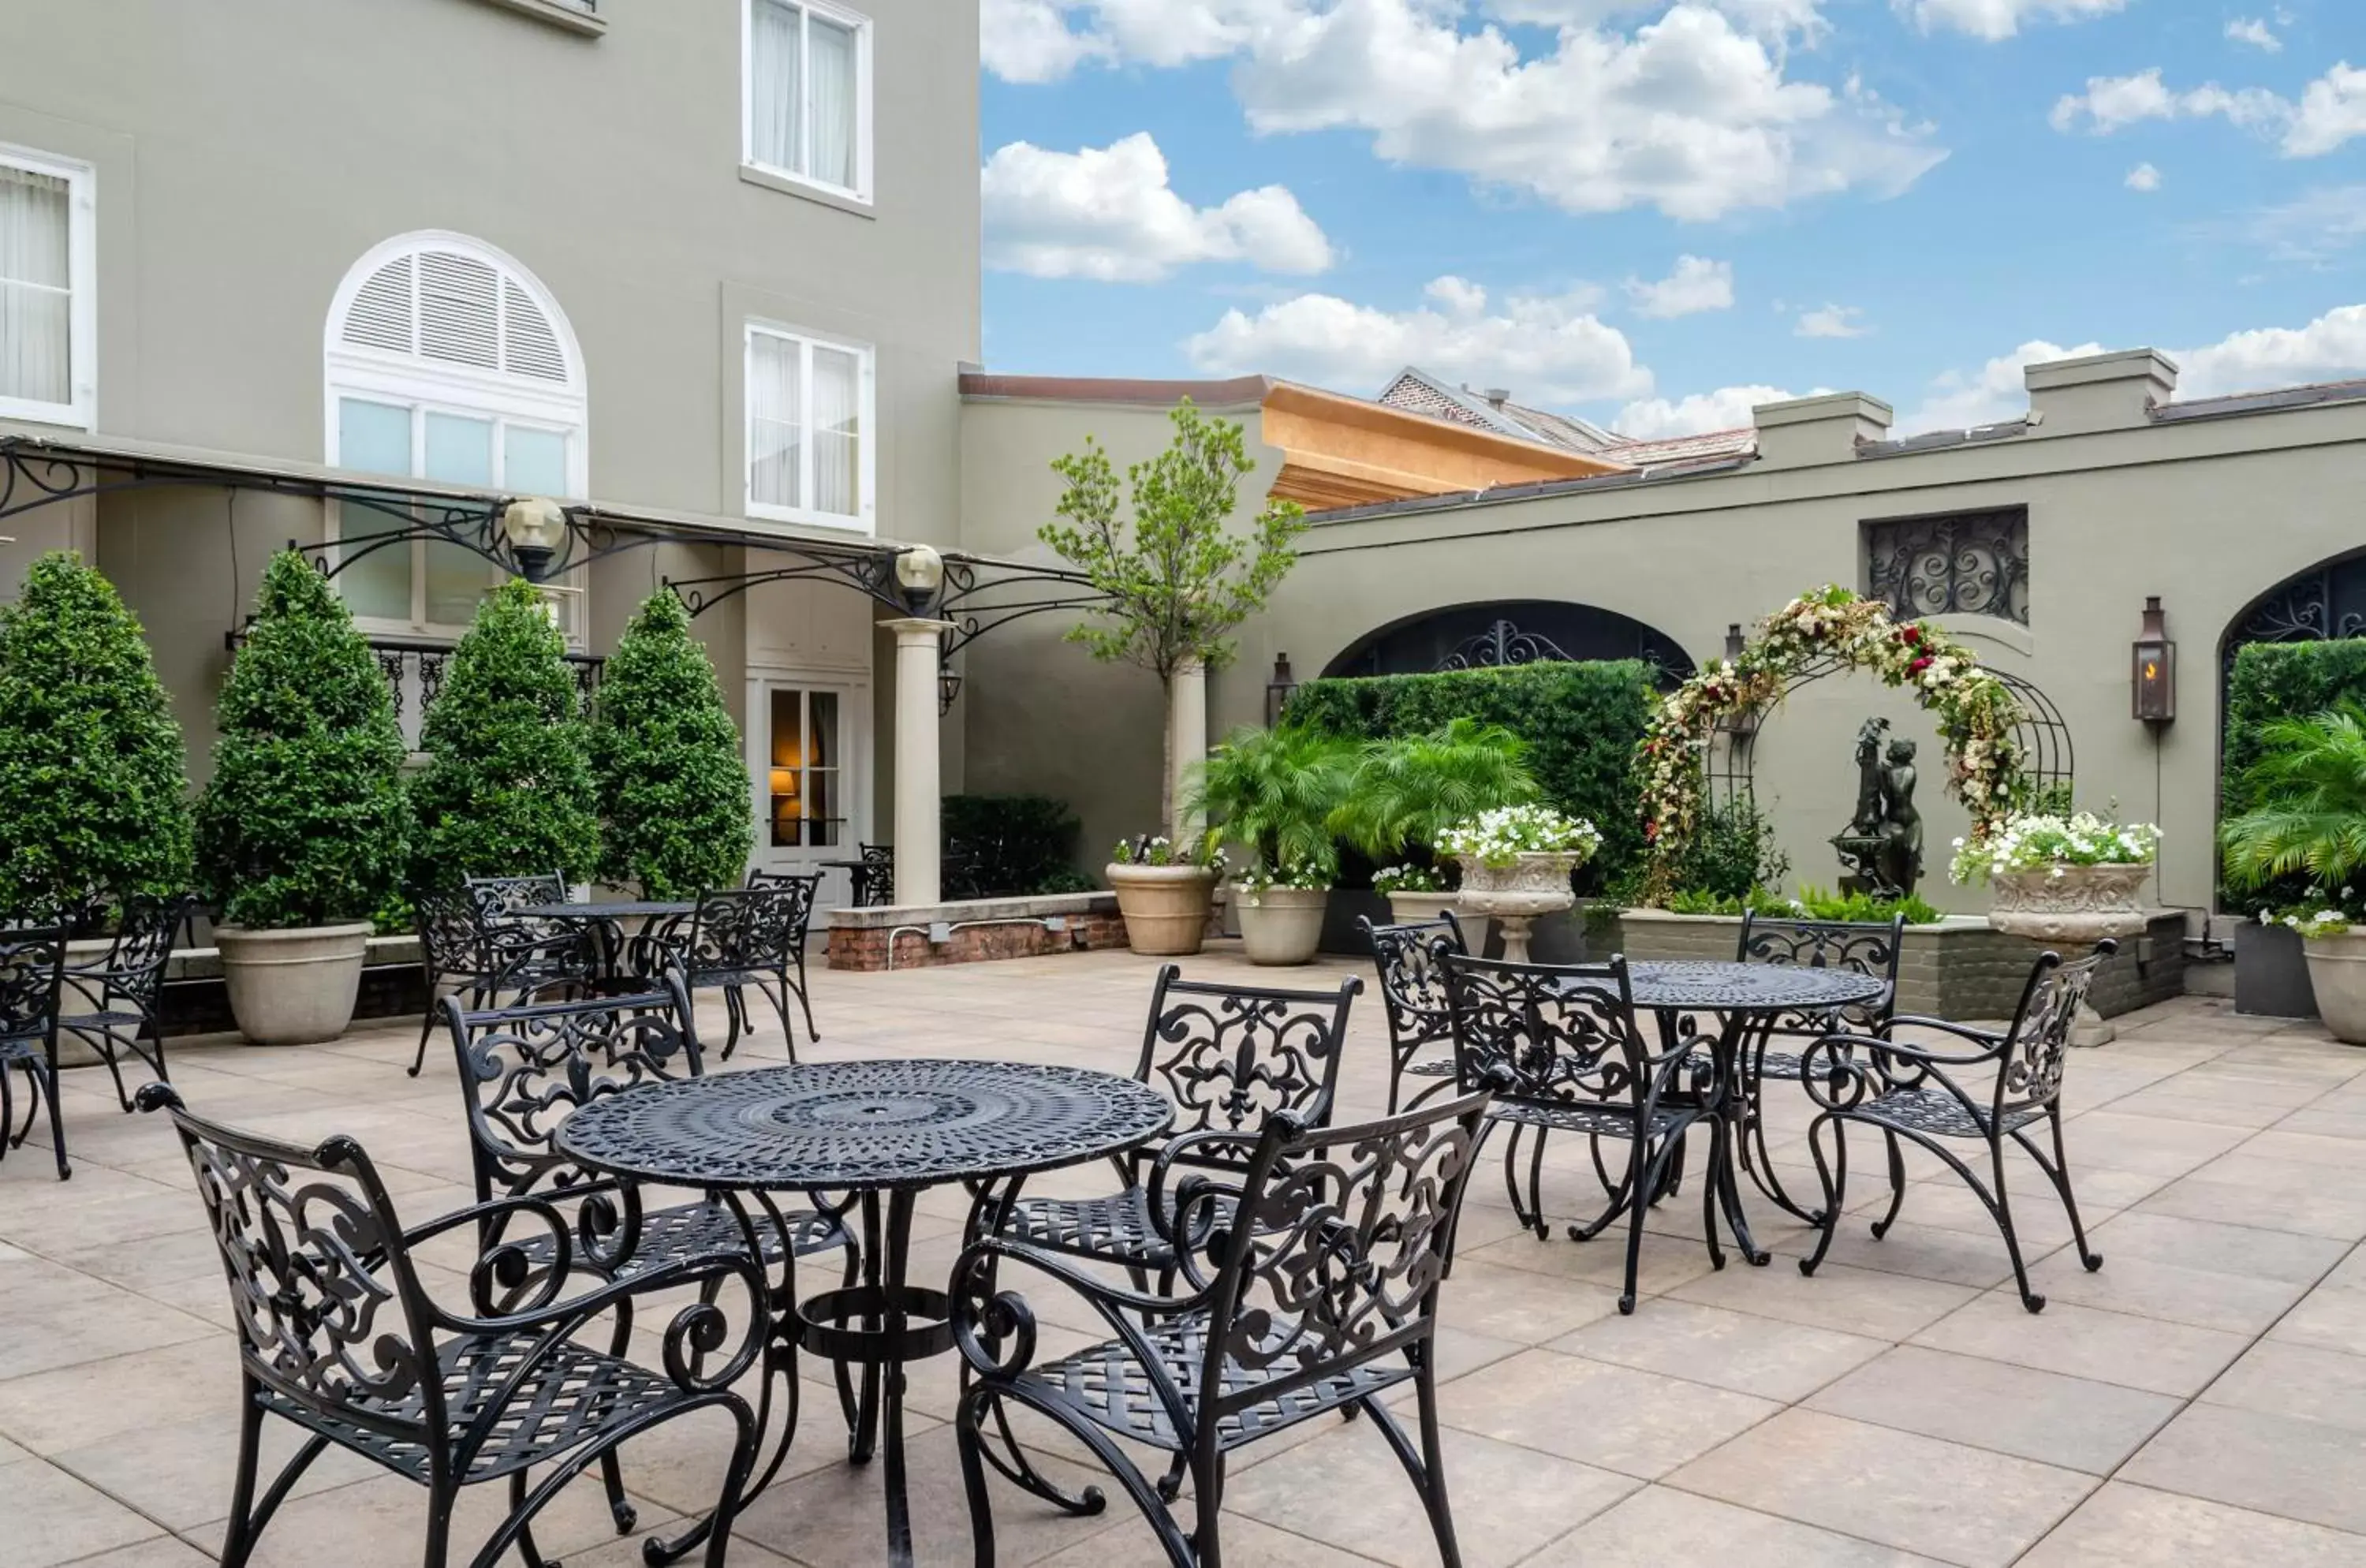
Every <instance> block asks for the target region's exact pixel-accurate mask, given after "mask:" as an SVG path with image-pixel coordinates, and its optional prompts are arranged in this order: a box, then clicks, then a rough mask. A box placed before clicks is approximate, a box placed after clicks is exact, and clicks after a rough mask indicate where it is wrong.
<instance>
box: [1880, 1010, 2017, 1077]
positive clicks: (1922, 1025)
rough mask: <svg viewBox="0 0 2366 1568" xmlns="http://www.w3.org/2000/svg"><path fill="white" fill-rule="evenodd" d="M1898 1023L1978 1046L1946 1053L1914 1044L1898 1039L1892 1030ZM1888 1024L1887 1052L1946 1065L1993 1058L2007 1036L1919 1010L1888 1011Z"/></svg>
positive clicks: (1969, 1065) (1975, 1062)
mask: <svg viewBox="0 0 2366 1568" xmlns="http://www.w3.org/2000/svg"><path fill="white" fill-rule="evenodd" d="M1901 1024H1903V1025H1906V1026H1909V1027H1910V1028H1914V1029H1934V1030H1937V1031H1938V1032H1940V1033H1942V1034H1952V1035H1954V1036H1955V1038H1956V1039H1958V1040H1968V1041H1970V1042H1971V1043H1973V1044H1975V1045H1977V1046H1978V1047H1979V1049H1978V1050H1977V1051H1976V1052H1974V1053H1973V1054H1971V1055H1968V1056H1964V1055H1944V1054H1942V1053H1940V1052H1938V1051H1935V1050H1933V1049H1932V1048H1931V1047H1930V1046H1928V1045H1917V1044H1915V1043H1913V1042H1912V1041H1906V1040H1899V1039H1898V1038H1897V1036H1896V1033H1895V1031H1896V1030H1897V1029H1898V1026H1899V1025H1901ZM1888 1027H1889V1030H1890V1031H1891V1033H1890V1034H1889V1036H1888V1037H1887V1038H1886V1039H1885V1040H1883V1042H1882V1048H1883V1049H1884V1050H1886V1051H1887V1052H1888V1053H1889V1054H1890V1055H1893V1056H1898V1057H1902V1058H1904V1059H1905V1060H1908V1061H1913V1062H1933V1063H1944V1064H1945V1065H1946V1066H1957V1067H1973V1066H1979V1065H1980V1064H1981V1063H1983V1062H1989V1061H1993V1060H1994V1059H1995V1058H1996V1056H1997V1054H1998V1053H1999V1052H2000V1051H2002V1050H2003V1049H2004V1047H2005V1045H2006V1043H2008V1042H2009V1041H2010V1040H2011V1036H2010V1035H2008V1034H2006V1033H2004V1032H2001V1031H1999V1030H1993V1029H1975V1028H1973V1027H1972V1026H1971V1025H1970V1024H1968V1023H1955V1022H1951V1021H1948V1020H1946V1019H1944V1018H1925V1017H1923V1016H1921V1014H1919V1013H1910V1012H1901V1013H1894V1014H1892V1015H1891V1016H1890V1019H1889V1024H1888Z"/></svg>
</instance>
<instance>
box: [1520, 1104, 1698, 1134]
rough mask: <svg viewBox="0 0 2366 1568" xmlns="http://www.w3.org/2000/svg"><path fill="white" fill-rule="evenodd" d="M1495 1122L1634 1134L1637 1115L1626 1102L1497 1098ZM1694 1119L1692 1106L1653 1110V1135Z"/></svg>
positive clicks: (1554, 1130) (1563, 1129) (1571, 1131)
mask: <svg viewBox="0 0 2366 1568" xmlns="http://www.w3.org/2000/svg"><path fill="white" fill-rule="evenodd" d="M1487 1116H1488V1119H1489V1120H1490V1121H1494V1122H1516V1123H1517V1124H1519V1125H1520V1126H1523V1127H1545V1128H1549V1129H1550V1130H1551V1131H1553V1132H1556V1133H1583V1134H1589V1135H1591V1136H1594V1137H1603V1138H1632V1137H1633V1136H1634V1135H1635V1127H1636V1116H1635V1112H1634V1111H1632V1110H1631V1109H1629V1108H1628V1107H1626V1106H1623V1105H1608V1106H1594V1105H1536V1104H1529V1105H1506V1104H1504V1103H1503V1102H1502V1101H1500V1100H1498V1101H1497V1102H1496V1103H1495V1105H1494V1106H1493V1108H1492V1109H1490V1110H1489V1111H1488V1112H1487ZM1692 1120H1694V1117H1693V1113H1692V1111H1690V1110H1689V1109H1686V1110H1683V1111H1671V1110H1669V1109H1667V1108H1666V1107H1664V1106H1663V1107H1662V1108H1660V1109H1659V1110H1656V1111H1652V1112H1651V1132H1650V1134H1648V1135H1649V1136H1651V1137H1653V1138H1659V1137H1664V1136H1665V1135H1666V1134H1670V1133H1673V1132H1674V1131H1675V1130H1676V1129H1677V1128H1679V1127H1681V1126H1683V1125H1684V1123H1686V1122H1691V1121H1692Z"/></svg>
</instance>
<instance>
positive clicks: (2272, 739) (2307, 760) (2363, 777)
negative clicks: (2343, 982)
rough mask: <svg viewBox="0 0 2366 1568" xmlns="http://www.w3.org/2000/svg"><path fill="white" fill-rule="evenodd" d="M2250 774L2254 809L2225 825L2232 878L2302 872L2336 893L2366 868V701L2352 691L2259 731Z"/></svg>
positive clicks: (2244, 883)
mask: <svg viewBox="0 0 2366 1568" xmlns="http://www.w3.org/2000/svg"><path fill="white" fill-rule="evenodd" d="M2259 739H2260V744H2261V751H2260V755H2259V761H2256V762H2254V763H2252V764H2251V766H2250V767H2249V768H2248V770H2246V772H2245V773H2244V774H2243V783H2244V784H2245V786H2246V788H2247V790H2248V793H2249V795H2250V798H2251V799H2253V800H2255V801H2256V802H2258V804H2257V805H2255V806H2253V807H2251V809H2249V810H2248V811H2246V812H2244V813H2242V814H2241V815H2240V816H2238V817H2236V818H2232V819H2231V820H2229V821H2228V822H2226V823H2225V826H2224V827H2222V828H2221V829H2219V842H2220V846H2221V849H2222V851H2223V852H2224V856H2225V868H2226V882H2227V885H2228V886H2230V887H2233V888H2235V889H2237V890H2249V889H2253V888H2259V887H2263V886H2267V885H2268V884H2270V883H2271V882H2274V881H2275V880H2277V879H2278V878H2280V877H2285V876H2290V875H2293V874H2303V875H2305V876H2307V877H2308V878H2309V879H2310V880H2311V881H2312V882H2314V883H2315V885H2316V886H2317V887H2319V888H2321V889H2325V890H2327V892H2328V893H2330V892H2331V891H2332V890H2335V889H2339V888H2343V887H2347V886H2351V885H2352V884H2354V883H2355V882H2356V881H2357V880H2358V876H2359V873H2360V871H2361V870H2366V707H2361V706H2360V705H2359V703H2358V701H2357V699H2355V698H2352V697H2345V698H2343V699H2342V700H2341V701H2339V702H2338V703H2336V704H2335V705H2333V706H2332V707H2329V708H2327V709H2325V710H2324V711H2323V712H2321V713H2316V714H2313V715H2310V716H2307V717H2305V718H2282V719H2278V720H2276V721H2274V722H2273V723H2270V724H2269V725H2266V726H2265V727H2263V728H2261V730H2260V732H2259Z"/></svg>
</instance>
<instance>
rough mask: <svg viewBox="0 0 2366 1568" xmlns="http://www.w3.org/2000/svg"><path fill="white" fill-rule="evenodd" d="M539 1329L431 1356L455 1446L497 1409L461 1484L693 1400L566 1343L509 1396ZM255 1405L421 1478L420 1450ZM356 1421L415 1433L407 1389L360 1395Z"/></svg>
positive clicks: (415, 1397)
mask: <svg viewBox="0 0 2366 1568" xmlns="http://www.w3.org/2000/svg"><path fill="white" fill-rule="evenodd" d="M544 1337H545V1335H544V1332H543V1331H533V1332H521V1333H515V1334H502V1335H484V1336H476V1335H472V1336H469V1337H464V1338H455V1339H449V1340H446V1341H445V1342H444V1343H442V1344H440V1345H438V1346H437V1347H436V1348H435V1351H436V1360H437V1362H438V1363H439V1365H440V1366H441V1367H442V1369H443V1372H444V1400H445V1421H446V1424H447V1425H448V1426H449V1427H450V1428H451V1433H452V1440H453V1441H454V1443H456V1444H457V1443H458V1442H459V1441H460V1439H461V1438H462V1437H464V1436H465V1435H466V1434H467V1432H468V1429H469V1428H470V1427H473V1426H475V1425H476V1423H477V1422H478V1420H479V1419H480V1418H481V1417H482V1416H484V1414H485V1412H486V1410H487V1408H488V1407H489V1406H491V1405H495V1404H498V1405H499V1406H500V1407H501V1414H500V1415H499V1416H496V1417H495V1418H494V1420H493V1423H492V1426H491V1427H490V1434H491V1435H490V1436H489V1437H488V1438H486V1439H485V1442H484V1444H483V1446H482V1447H481V1448H479V1450H477V1451H476V1454H475V1457H474V1458H473V1460H472V1461H471V1462H470V1464H469V1466H468V1474H467V1476H466V1478H465V1479H467V1480H468V1481H486V1480H490V1479H491V1478H493V1477H495V1476H501V1475H507V1474H509V1473H510V1472H512V1471H515V1470H522V1469H524V1468H525V1467H526V1466H528V1465H533V1464H539V1463H541V1462H542V1461H544V1460H546V1459H550V1458H553V1457H555V1456H557V1455H558V1454H562V1453H565V1452H567V1451H568V1450H570V1449H573V1448H576V1447H578V1446H579V1445H580V1444H582V1443H585V1442H587V1441H589V1440H591V1438H596V1437H599V1436H601V1435H602V1434H603V1433H604V1432H606V1431H607V1430H608V1429H609V1428H610V1427H614V1426H615V1425H616V1424H617V1423H618V1422H620V1421H621V1420H623V1419H625V1418H626V1417H631V1418H634V1419H636V1420H637V1421H639V1420H646V1419H647V1418H648V1416H652V1415H654V1414H655V1413H656V1412H658V1411H660V1410H669V1409H671V1408H673V1407H674V1406H676V1405H687V1404H692V1403H694V1401H693V1399H692V1397H691V1396H690V1395H688V1394H686V1393H683V1391H682V1389H680V1388H678V1387H676V1386H675V1384H674V1382H673V1380H671V1379H670V1378H669V1377H667V1376H666V1375H665V1374H664V1373H663V1372H659V1371H650V1370H649V1369H648V1368H645V1367H638V1366H636V1365H634V1364H633V1363H632V1362H630V1361H626V1360H623V1359H619V1358H617V1357H614V1356H611V1355H607V1354H605V1353H604V1352H602V1351H599V1350H595V1349H592V1348H591V1347H590V1346H587V1345H578V1344H574V1343H571V1342H570V1343H566V1344H562V1345H559V1346H558V1347H556V1348H552V1349H551V1350H549V1351H547V1352H546V1353H544V1354H543V1355H542V1358H541V1359H540V1361H539V1362H538V1363H537V1364H536V1365H535V1366H533V1367H532V1368H531V1369H529V1370H528V1371H527V1372H526V1375H525V1377H524V1380H523V1381H521V1382H519V1383H518V1384H517V1386H515V1387H514V1388H513V1387H511V1386H510V1380H511V1379H512V1378H513V1377H515V1376H516V1374H517V1372H518V1371H519V1369H520V1368H521V1367H524V1366H525V1364H526V1362H527V1361H528V1360H529V1359H532V1358H533V1357H534V1355H535V1352H536V1350H537V1348H538V1347H539V1346H540V1345H541V1344H542V1341H543V1339H544ZM264 1399H265V1408H266V1409H268V1410H270V1411H271V1412H272V1413H273V1414H274V1415H278V1416H286V1417H287V1419H288V1420H290V1421H293V1422H295V1423H296V1424H297V1425H298V1426H299V1427H308V1428H310V1430H312V1431H315V1432H319V1433H321V1434H322V1435H323V1436H325V1437H328V1438H332V1440H334V1441H335V1442H336V1443H337V1445H338V1446H339V1447H341V1448H348V1449H351V1450H354V1451H355V1452H356V1453H360V1454H363V1455H365V1456H366V1457H368V1458H370V1459H373V1460H376V1461H377V1462H378V1463H380V1464H382V1465H384V1466H386V1467H387V1468H388V1469H389V1470H392V1471H396V1472H400V1473H401V1474H404V1475H407V1476H409V1477H411V1479H412V1480H413V1481H419V1482H424V1481H425V1480H426V1479H427V1475H428V1465H429V1458H428V1450H427V1446H426V1445H425V1444H423V1443H420V1442H417V1441H411V1440H406V1439H404V1438H397V1437H392V1436H389V1434H387V1433H386V1432H383V1431H380V1430H379V1429H377V1427H373V1426H370V1425H367V1424H366V1423H365V1422H364V1421H361V1420H351V1421H348V1420H341V1419H339V1418H338V1417H336V1416H328V1415H323V1414H321V1412H320V1411H318V1410H315V1409H313V1408H312V1407H311V1406H310V1405H308V1404H301V1403H299V1402H298V1401H296V1400H293V1399H289V1398H287V1396H286V1395H284V1394H281V1393H276V1392H273V1391H267V1392H266V1393H265V1395H264ZM350 1407H351V1408H352V1409H353V1411H354V1412H355V1415H356V1416H378V1417H380V1418H391V1419H393V1420H397V1421H401V1422H405V1423H408V1424H412V1425H416V1423H417V1422H418V1421H419V1420H420V1418H421V1400H420V1397H419V1393H418V1391H417V1390H416V1389H413V1390H411V1392H410V1393H407V1394H406V1395H404V1396H403V1397H402V1398H400V1399H385V1398H378V1397H372V1396H368V1395H364V1396H361V1397H356V1398H355V1399H354V1400H352V1401H351V1402H350Z"/></svg>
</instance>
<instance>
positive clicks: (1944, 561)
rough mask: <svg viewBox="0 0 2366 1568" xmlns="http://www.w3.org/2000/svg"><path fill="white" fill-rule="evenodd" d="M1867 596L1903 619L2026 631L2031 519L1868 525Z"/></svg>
mask: <svg viewBox="0 0 2366 1568" xmlns="http://www.w3.org/2000/svg"><path fill="white" fill-rule="evenodd" d="M1865 592H1867V593H1868V594H1870V595H1871V596H1872V597H1874V598H1876V599H1879V600H1881V601H1882V602H1883V603H1885V604H1887V605H1888V606H1889V610H1890V614H1892V615H1897V616H1899V617H1901V618H1909V619H1910V618H1915V617H1919V616H1922V615H1994V616H1996V617H1997V618H1999V619H2000V620H2007V621H2014V622H2018V623H2019V624H2020V625H2022V626H2027V625H2028V624H2029V513H2028V510H2027V509H2026V508H2023V507H2018V506H2015V507H2007V508H2005V509H2004V510H2002V511H2000V512H1961V513H1949V514H1947V515H1945V516H1939V517H1898V518H1892V519H1889V520H1887V521H1884V522H1879V523H1867V524H1865Z"/></svg>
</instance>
